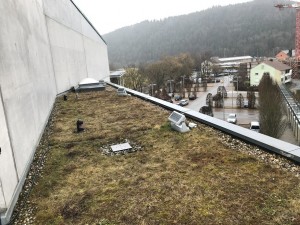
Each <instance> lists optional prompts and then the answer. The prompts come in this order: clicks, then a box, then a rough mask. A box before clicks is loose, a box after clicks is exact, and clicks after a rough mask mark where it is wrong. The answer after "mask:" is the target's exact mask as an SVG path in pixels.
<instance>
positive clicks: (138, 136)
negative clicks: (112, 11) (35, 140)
mask: <svg viewBox="0 0 300 225" xmlns="http://www.w3.org/2000/svg"><path fill="white" fill-rule="evenodd" d="M136 109H138V110H136ZM170 113H171V112H169V111H167V110H165V109H162V108H161V107H159V106H156V105H153V104H151V103H149V102H145V101H143V100H141V99H138V98H136V97H134V96H126V97H123V96H117V92H116V89H113V88H111V87H108V88H106V90H105V91H102V92H86V93H80V94H79V98H76V96H75V94H74V93H69V94H68V100H67V101H64V100H63V98H62V97H59V98H58V99H57V101H56V104H55V107H54V110H53V114H52V117H51V120H50V123H49V126H48V127H47V129H46V131H45V134H44V137H43V138H42V141H41V143H40V145H39V147H38V149H37V153H36V157H35V160H34V163H33V166H32V169H31V172H30V174H29V177H28V179H27V181H26V183H25V189H24V192H23V193H22V195H21V198H20V201H19V203H18V206H17V208H16V209H17V211H19V210H20V211H21V213H20V217H19V218H18V220H17V222H16V223H17V224H24V223H25V220H26V223H28V224H30V223H31V224H101V222H102V224H130V225H131V224H191V225H192V224H293V223H294V224H298V223H299V222H300V207H299V205H300V204H299V203H300V179H299V167H298V166H296V165H294V164H293V163H291V162H290V161H288V160H286V159H283V158H281V157H279V156H275V155H271V154H268V153H265V152H264V151H261V150H260V149H258V148H257V147H256V146H252V145H249V144H246V143H243V142H242V141H240V140H237V139H235V138H233V137H231V136H229V135H226V134H224V133H222V132H219V131H217V130H215V129H213V128H211V127H208V126H206V125H203V124H200V123H197V127H196V128H194V129H192V130H191V131H190V132H188V133H183V134H182V133H177V132H175V131H173V130H172V129H171V128H170V124H169V122H168V117H169V115H170ZM78 119H81V120H82V121H84V128H85V131H84V132H81V133H76V132H75V131H76V121H77V120H78ZM125 142H128V143H129V144H130V145H131V146H132V148H133V149H132V152H125V153H123V154H115V153H112V152H111V151H110V146H111V145H115V144H122V143H125ZM41 156H45V157H42V163H38V162H39V160H38V159H39V158H41ZM34 175H37V177H36V178H34V180H32V179H33V177H35V176H34ZM32 182H33V183H35V185H34V186H33V189H32V191H31V192H30V195H29V197H28V199H26V197H25V196H26V193H27V192H26V191H28V190H29V189H30V188H29V183H32Z"/></svg>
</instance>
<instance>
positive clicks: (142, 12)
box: [73, 0, 250, 35]
mask: <svg viewBox="0 0 300 225" xmlns="http://www.w3.org/2000/svg"><path fill="white" fill-rule="evenodd" d="M249 1H250V0H201V1H200V0H181V1H178V0H151V1H141V0H107V1H101V0H73V2H74V3H75V4H76V5H77V6H78V8H79V9H80V10H81V11H82V12H83V13H84V14H85V16H86V17H87V18H88V19H89V21H90V22H91V23H92V24H93V25H94V27H95V28H96V29H97V30H98V32H99V33H100V34H101V35H103V34H106V33H109V32H111V31H114V30H116V29H119V28H121V27H125V26H129V25H133V24H136V23H139V22H141V21H144V20H159V19H164V18H167V17H170V16H177V15H183V14H188V13H192V12H197V11H201V10H204V9H207V8H211V7H213V6H220V5H222V6H224V5H230V4H237V3H242V2H249Z"/></svg>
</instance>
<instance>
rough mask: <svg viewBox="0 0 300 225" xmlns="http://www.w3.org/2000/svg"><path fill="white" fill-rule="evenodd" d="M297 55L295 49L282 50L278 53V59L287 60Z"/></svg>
mask: <svg viewBox="0 0 300 225" xmlns="http://www.w3.org/2000/svg"><path fill="white" fill-rule="evenodd" d="M294 57H295V50H292V49H290V50H282V51H280V52H279V53H278V54H277V55H276V59H277V60H279V61H286V60H288V59H290V58H294Z"/></svg>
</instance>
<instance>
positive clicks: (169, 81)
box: [167, 80, 174, 93]
mask: <svg viewBox="0 0 300 225" xmlns="http://www.w3.org/2000/svg"><path fill="white" fill-rule="evenodd" d="M167 82H168V83H170V89H169V93H171V92H172V91H171V84H172V82H174V80H167Z"/></svg>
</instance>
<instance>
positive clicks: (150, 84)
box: [150, 84, 156, 96]
mask: <svg viewBox="0 0 300 225" xmlns="http://www.w3.org/2000/svg"><path fill="white" fill-rule="evenodd" d="M155 85H156V84H150V86H151V89H152V92H151V93H152V96H153V86H155Z"/></svg>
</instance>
